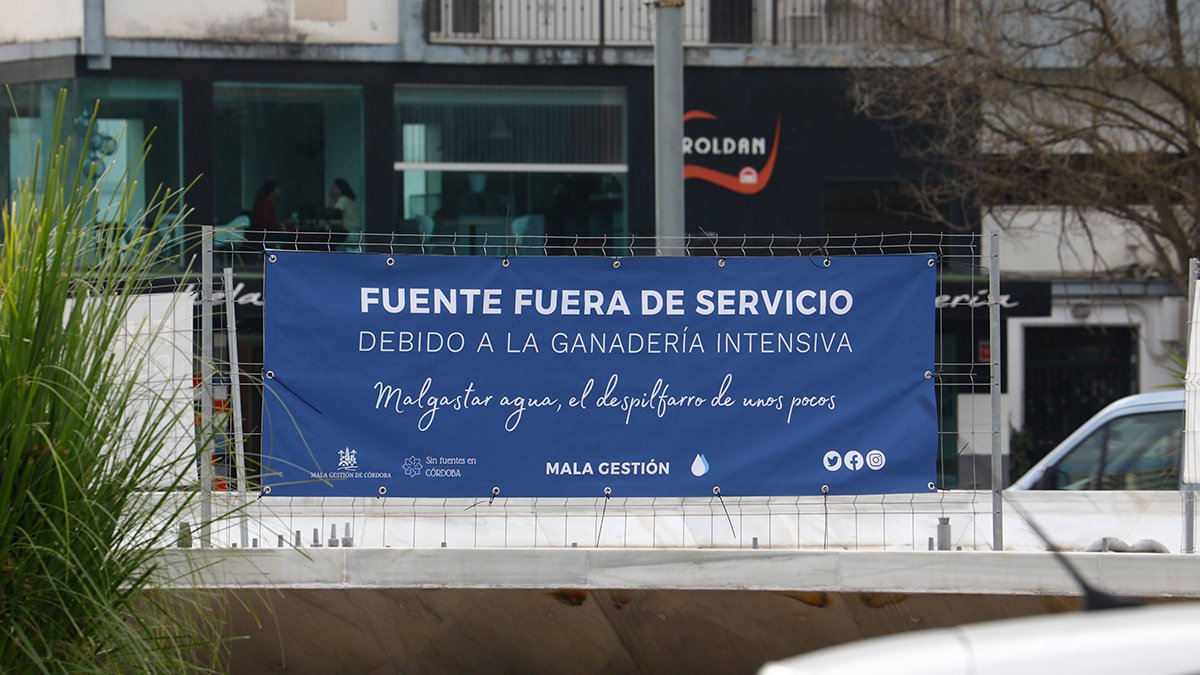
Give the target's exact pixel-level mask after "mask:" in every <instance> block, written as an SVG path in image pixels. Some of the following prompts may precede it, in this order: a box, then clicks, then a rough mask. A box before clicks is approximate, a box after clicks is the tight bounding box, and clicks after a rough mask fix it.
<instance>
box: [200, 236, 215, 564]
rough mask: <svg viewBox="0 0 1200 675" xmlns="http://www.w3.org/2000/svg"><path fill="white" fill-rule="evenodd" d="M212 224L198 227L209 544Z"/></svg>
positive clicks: (203, 484)
mask: <svg viewBox="0 0 1200 675" xmlns="http://www.w3.org/2000/svg"><path fill="white" fill-rule="evenodd" d="M212 235H213V228H212V225H202V226H201V227H200V237H201V244H200V436H199V441H200V546H201V548H208V547H210V546H212V489H213V455H212V449H213V410H212V409H213V391H212V384H213V383H212V380H213V314H212V298H213V249H212V245H213V242H212Z"/></svg>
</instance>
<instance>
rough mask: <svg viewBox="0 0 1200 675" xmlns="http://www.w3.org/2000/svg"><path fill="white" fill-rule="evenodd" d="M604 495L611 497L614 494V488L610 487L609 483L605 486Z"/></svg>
mask: <svg viewBox="0 0 1200 675" xmlns="http://www.w3.org/2000/svg"><path fill="white" fill-rule="evenodd" d="M604 496H605V497H611V496H612V488H610V487H608V486H607V485H606V486H604Z"/></svg>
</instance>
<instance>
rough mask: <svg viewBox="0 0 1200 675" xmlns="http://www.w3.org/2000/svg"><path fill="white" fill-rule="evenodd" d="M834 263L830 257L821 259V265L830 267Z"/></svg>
mask: <svg viewBox="0 0 1200 675" xmlns="http://www.w3.org/2000/svg"><path fill="white" fill-rule="evenodd" d="M832 264H833V261H832V260H830V259H829V258H826V259H824V260H822V261H821V267H829V266H830V265H832Z"/></svg>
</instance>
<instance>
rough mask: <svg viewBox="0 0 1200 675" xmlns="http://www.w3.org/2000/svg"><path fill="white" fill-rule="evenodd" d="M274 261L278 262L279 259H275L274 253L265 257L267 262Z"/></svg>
mask: <svg viewBox="0 0 1200 675" xmlns="http://www.w3.org/2000/svg"><path fill="white" fill-rule="evenodd" d="M276 260H279V258H277V257H276V256H275V254H274V253H272V254H271V255H269V256H267V262H275V261H276Z"/></svg>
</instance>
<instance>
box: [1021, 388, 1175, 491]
mask: <svg viewBox="0 0 1200 675" xmlns="http://www.w3.org/2000/svg"><path fill="white" fill-rule="evenodd" d="M1183 408H1184V391H1183V390H1182V389H1173V390H1170V391H1162V392H1155V393H1151V394H1137V395H1135V396H1127V397H1125V398H1123V399H1120V400H1118V401H1116V402H1114V403H1111V404H1109V405H1108V406H1107V407H1106V408H1104V409H1103V410H1101V411H1100V412H1098V413H1096V415H1095V416H1094V417H1092V418H1091V419H1090V420H1088V421H1087V422H1086V423H1084V424H1083V426H1081V427H1079V428H1078V429H1076V430H1075V431H1074V433H1072V434H1071V435H1070V436H1067V438H1066V439H1065V440H1064V441H1063V442H1062V443H1059V444H1058V446H1056V447H1055V448H1054V449H1053V450H1051V451H1050V452H1049V454H1047V455H1046V456H1045V457H1044V458H1042V460H1041V461H1040V462H1038V463H1037V464H1035V465H1034V466H1033V468H1031V469H1030V470H1029V471H1028V472H1027V473H1026V474H1025V475H1024V476H1021V478H1020V479H1018V480H1017V481H1016V482H1015V483H1013V484H1012V486H1011V487H1010V488H1009V489H1010V490H1178V489H1179V458H1180V457H1181V455H1182V450H1183Z"/></svg>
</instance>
